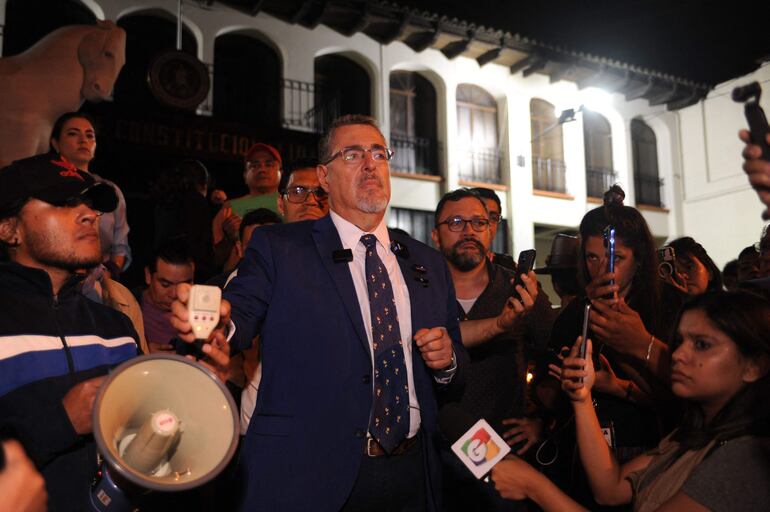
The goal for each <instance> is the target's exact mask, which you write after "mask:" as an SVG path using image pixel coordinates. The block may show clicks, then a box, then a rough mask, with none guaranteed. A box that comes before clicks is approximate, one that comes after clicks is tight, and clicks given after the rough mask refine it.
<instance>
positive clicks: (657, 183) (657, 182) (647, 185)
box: [634, 174, 663, 206]
mask: <svg viewBox="0 0 770 512" xmlns="http://www.w3.org/2000/svg"><path fill="white" fill-rule="evenodd" d="M662 186H663V180H662V179H660V178H658V177H657V176H644V175H639V174H637V175H635V176H634V188H635V189H636V204H646V205H648V206H663V205H662V204H661V202H660V187H662Z"/></svg>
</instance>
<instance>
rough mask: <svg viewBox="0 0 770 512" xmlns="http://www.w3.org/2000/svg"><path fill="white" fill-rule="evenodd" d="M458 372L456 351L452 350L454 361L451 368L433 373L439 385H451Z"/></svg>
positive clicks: (450, 365)
mask: <svg viewBox="0 0 770 512" xmlns="http://www.w3.org/2000/svg"><path fill="white" fill-rule="evenodd" d="M456 372H457V358H456V357H455V352H454V350H452V361H451V362H450V363H449V366H447V367H446V368H442V369H441V370H435V371H434V372H433V379H434V380H435V381H436V382H437V383H439V384H449V383H450V382H451V381H452V378H453V377H454V375H455V373H456Z"/></svg>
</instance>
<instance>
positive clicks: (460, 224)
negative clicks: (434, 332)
mask: <svg viewBox="0 0 770 512" xmlns="http://www.w3.org/2000/svg"><path fill="white" fill-rule="evenodd" d="M489 215H490V210H489V209H488V203H487V202H485V200H484V199H483V198H482V197H481V196H480V195H479V194H478V193H477V192H475V191H474V190H471V189H458V190H455V191H452V192H449V193H447V194H445V195H444V196H443V197H442V198H441V200H440V201H439V203H438V206H437V207H436V213H435V228H434V229H433V232H432V238H433V242H434V243H435V244H436V246H437V247H438V248H439V250H440V251H441V253H442V254H443V255H444V258H446V261H447V263H448V265H449V271H450V273H451V275H452V280H453V282H454V287H455V292H456V294H457V302H458V305H457V309H458V315H459V317H460V330H461V331H462V340H463V344H464V345H465V347H466V348H467V349H468V353H469V355H470V357H471V365H470V368H469V371H468V373H467V374H466V385H465V389H464V391H463V393H462V396H461V397H460V399H459V407H460V408H461V409H462V410H463V411H464V412H465V413H467V414H468V415H469V416H470V417H471V418H472V419H473V420H474V421H475V420H478V419H481V418H484V419H486V420H487V421H488V422H489V424H490V425H491V426H492V427H493V428H494V429H495V430H496V431H497V432H498V433H500V435H502V436H503V437H504V438H505V439H506V440H507V442H508V444H510V445H511V446H513V450H514V452H516V453H518V454H519V455H521V454H523V453H524V452H526V451H527V450H528V449H529V448H530V447H531V446H532V445H533V444H534V443H535V442H537V440H538V436H539V424H538V423H537V422H536V421H534V420H531V419H527V418H524V414H525V398H526V374H527V364H526V358H525V356H524V349H525V346H526V344H527V342H528V339H529V338H530V337H533V336H537V335H538V334H537V333H535V332H534V328H533V322H532V317H533V316H536V315H539V314H541V312H544V313H546V314H547V313H549V311H550V303H549V302H548V298H547V296H546V295H545V294H544V293H543V294H539V293H538V288H537V280H536V276H535V273H534V272H530V273H529V274H527V275H524V276H523V277H522V280H523V282H524V284H525V286H517V287H516V291H515V296H512V291H511V282H512V281H513V277H514V272H513V271H512V270H510V269H508V268H504V267H502V266H500V265H498V264H495V263H492V262H491V261H490V260H489V258H488V257H487V253H488V252H489V250H490V246H491V244H492V238H493V236H494V234H493V230H494V228H493V223H492V222H491V221H490V218H489ZM533 310H534V311H533ZM549 334H550V333H549V332H543V333H541V334H540V336H541V337H542V338H543V339H546V338H547V337H548V335H549ZM453 406H454V404H453ZM443 413H444V414H448V412H443ZM442 462H443V463H444V468H445V472H444V478H445V479H446V483H445V485H444V490H445V495H444V504H445V506H446V509H447V510H450V511H454V510H457V511H465V510H524V507H523V506H522V505H521V504H520V503H515V502H511V501H507V500H504V499H502V498H501V497H500V495H499V494H497V492H496V491H495V490H494V489H493V488H492V487H490V486H488V485H487V484H485V483H484V482H479V481H478V480H477V479H476V478H474V477H473V475H471V474H470V473H469V472H468V470H467V469H466V468H465V467H464V466H463V465H462V463H460V462H459V461H458V460H457V457H456V456H455V455H454V453H453V452H452V451H451V450H450V449H449V447H448V446H447V447H445V449H444V450H442Z"/></svg>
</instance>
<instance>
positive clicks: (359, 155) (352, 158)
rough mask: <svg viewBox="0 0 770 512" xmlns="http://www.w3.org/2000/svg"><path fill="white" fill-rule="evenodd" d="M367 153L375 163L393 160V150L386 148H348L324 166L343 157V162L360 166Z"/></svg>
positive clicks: (333, 156) (378, 146)
mask: <svg viewBox="0 0 770 512" xmlns="http://www.w3.org/2000/svg"><path fill="white" fill-rule="evenodd" d="M366 153H370V154H371V155H372V160H374V161H375V162H378V163H379V162H387V161H389V160H390V159H391V158H393V150H392V149H390V148H389V147H386V146H380V145H379V144H374V145H372V146H371V147H370V148H365V147H363V146H348V147H346V148H342V149H341V150H340V151H337V152H336V153H334V154H333V155H332V156H331V157H330V158H329V159H328V160H326V161H325V162H324V163H323V165H329V164H330V163H331V162H332V161H333V160H335V159H336V158H338V157H342V161H343V162H345V163H346V164H348V165H358V164H360V163H361V162H363V161H364V160H365V159H366Z"/></svg>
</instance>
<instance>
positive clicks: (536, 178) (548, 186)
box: [532, 156, 567, 193]
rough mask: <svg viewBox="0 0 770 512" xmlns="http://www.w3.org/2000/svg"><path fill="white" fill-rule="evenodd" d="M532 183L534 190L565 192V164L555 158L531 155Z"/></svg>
mask: <svg viewBox="0 0 770 512" xmlns="http://www.w3.org/2000/svg"><path fill="white" fill-rule="evenodd" d="M532 184H533V186H534V188H535V190H547V191H549V192H562V193H564V192H567V166H566V165H565V163H564V162H563V161H562V160H557V159H555V158H540V157H536V156H535V157H532Z"/></svg>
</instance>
